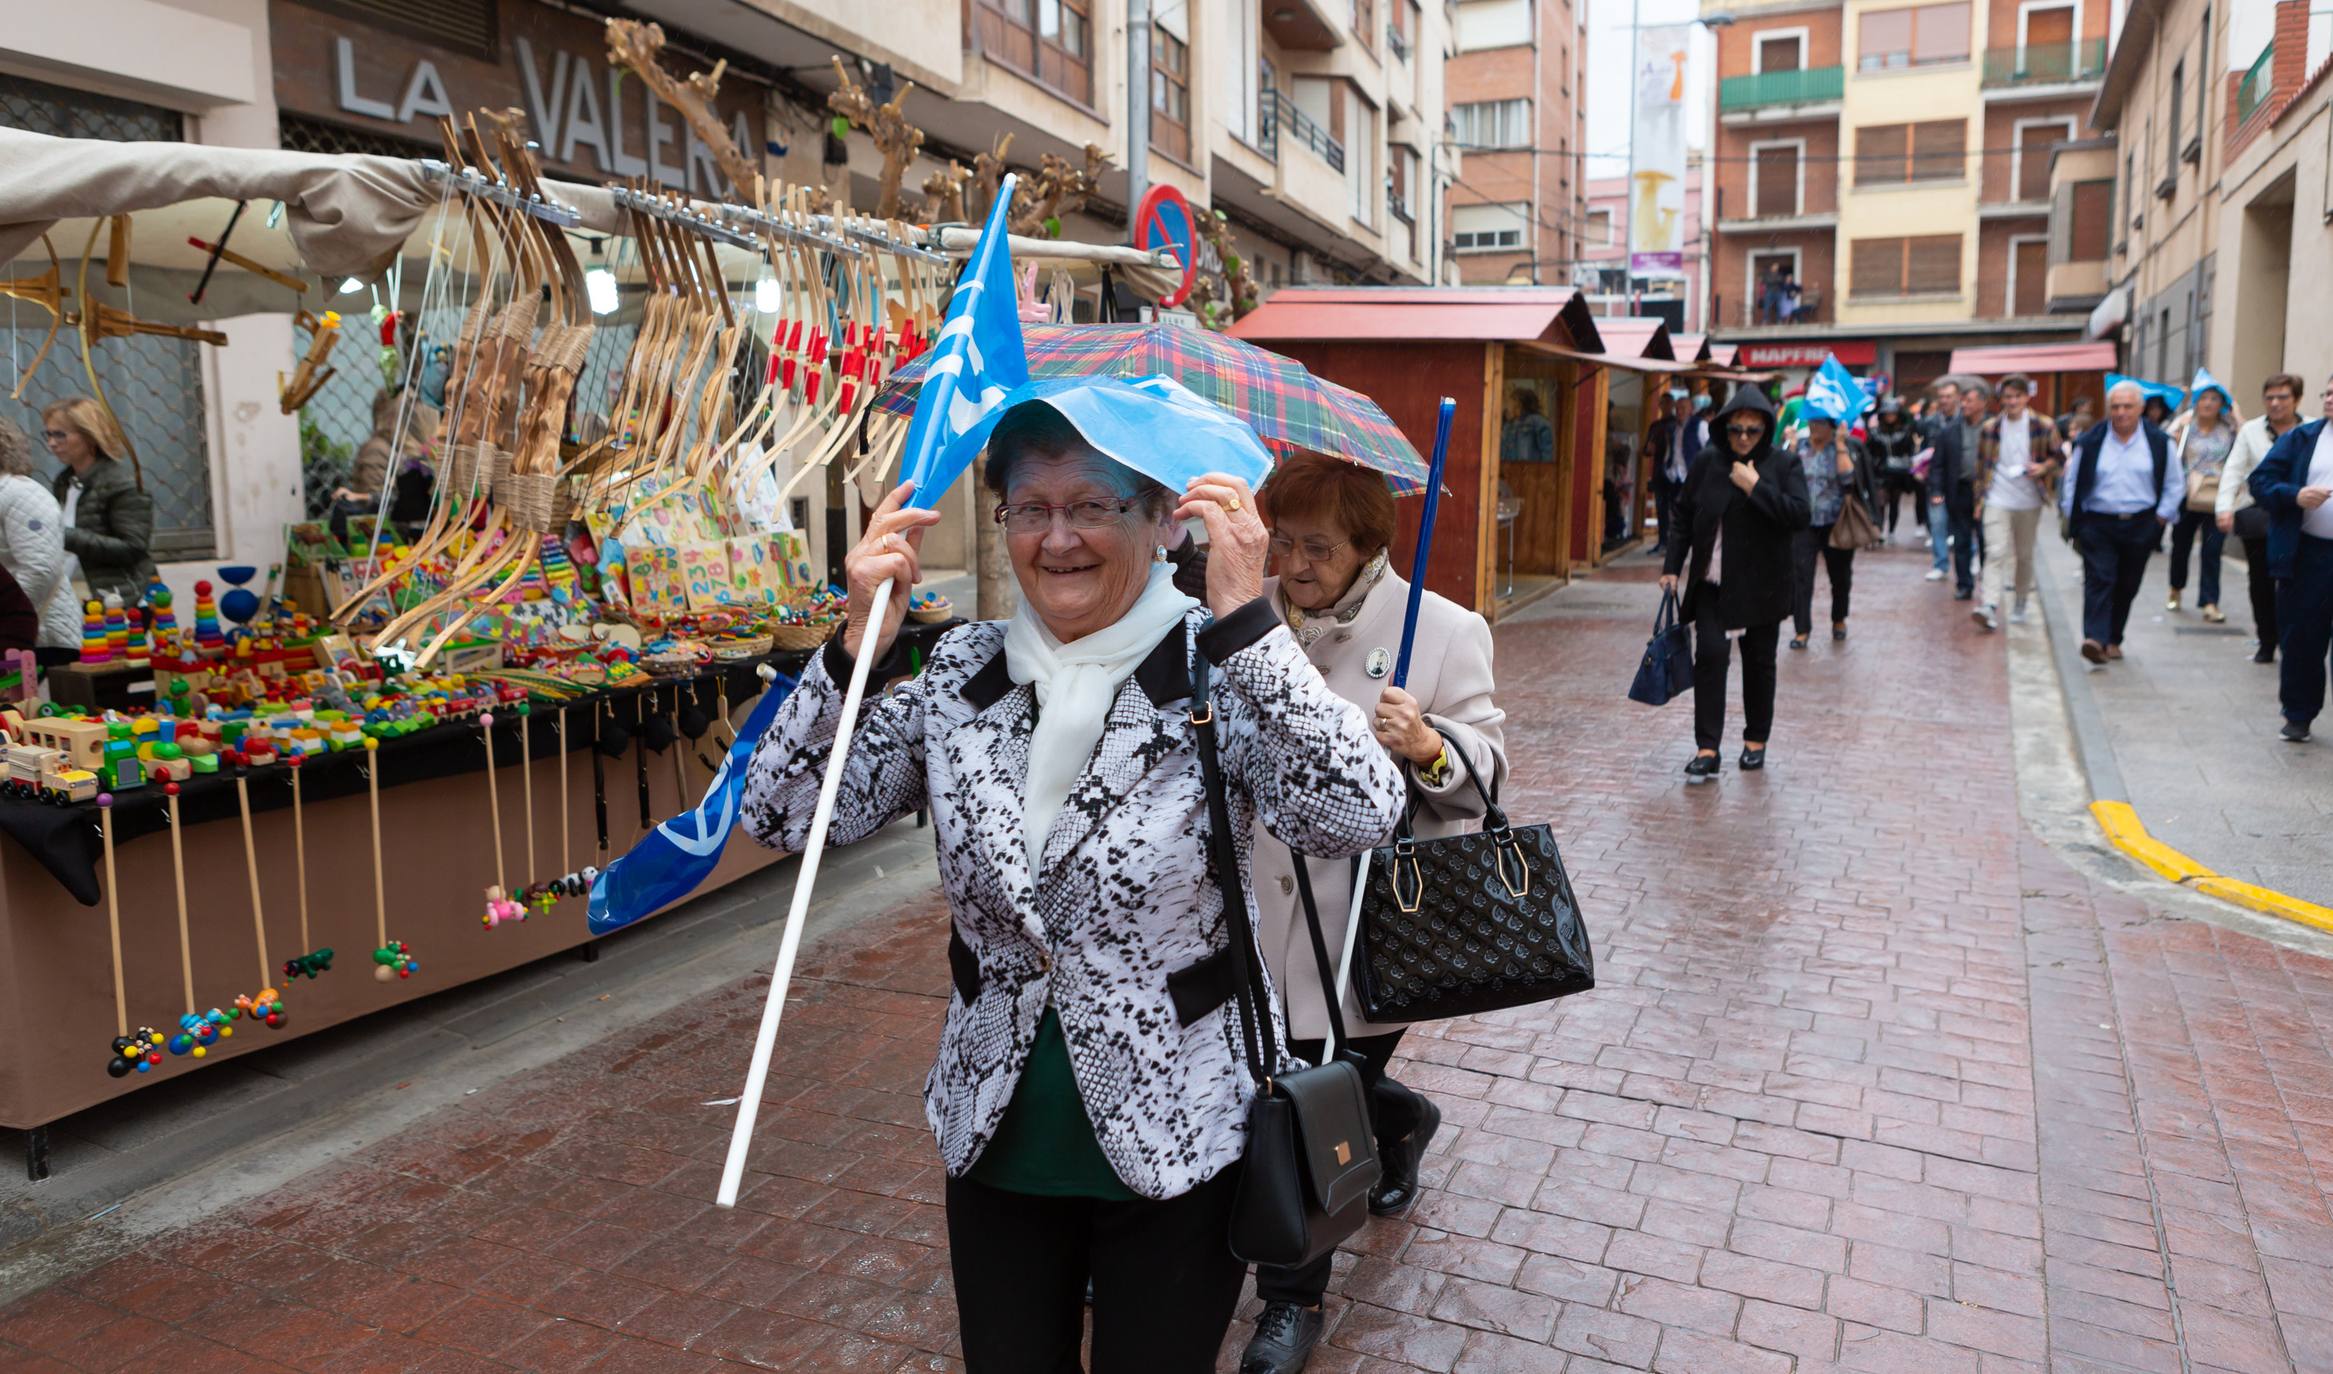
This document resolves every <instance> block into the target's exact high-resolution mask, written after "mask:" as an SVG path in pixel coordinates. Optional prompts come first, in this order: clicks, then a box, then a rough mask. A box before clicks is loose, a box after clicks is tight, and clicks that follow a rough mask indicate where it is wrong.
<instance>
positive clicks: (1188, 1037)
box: [742, 402, 1402, 1374]
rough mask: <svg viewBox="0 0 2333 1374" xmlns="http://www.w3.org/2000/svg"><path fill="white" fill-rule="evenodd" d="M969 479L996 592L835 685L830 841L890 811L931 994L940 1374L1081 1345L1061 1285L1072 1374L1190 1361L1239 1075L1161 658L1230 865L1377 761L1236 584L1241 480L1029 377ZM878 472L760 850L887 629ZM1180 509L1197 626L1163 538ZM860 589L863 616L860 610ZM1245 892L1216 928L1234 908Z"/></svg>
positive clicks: (1200, 1327)
mask: <svg viewBox="0 0 2333 1374" xmlns="http://www.w3.org/2000/svg"><path fill="white" fill-rule="evenodd" d="M1227 465H1228V464H1227ZM987 473H988V476H987V480H988V484H989V486H990V487H991V489H993V490H994V491H996V492H997V493H998V494H999V495H1000V496H1001V497H1002V498H1003V504H1002V505H1000V506H999V507H998V508H997V512H996V514H997V519H998V521H999V522H1000V523H1001V524H1002V525H1003V526H1004V531H1005V542H1006V547H1007V550H1008V552H1009V554H1010V556H1011V560H1012V566H1013V575H1014V577H1015V579H1016V581H1017V582H1018V583H1019V586H1020V592H1021V605H1020V609H1019V610H1018V611H1017V612H1016V613H1015V615H1014V616H1013V618H1012V619H1011V620H1009V621H1005V622H1001V623H999V622H993V621H992V622H983V623H980V624H975V625H968V626H964V627H962V628H959V629H956V630H953V631H951V632H949V633H948V634H947V635H945V636H944V637H942V639H941V640H940V642H939V643H938V644H937V645H936V646H935V647H934V648H933V650H932V653H931V657H930V660H929V662H928V663H927V664H926V665H925V667H924V670H923V671H922V673H921V674H919V675H917V676H916V677H914V678H913V679H911V680H910V681H908V682H907V683H906V684H905V685H904V686H902V687H901V688H900V689H899V690H897V691H895V692H891V693H888V694H886V695H882V696H880V697H877V698H874V699H872V700H870V701H869V702H868V703H867V707H866V714H865V717H864V719H863V720H862V721H861V723H860V724H859V727H858V731H857V733H856V734H855V735H854V736H853V738H852V741H851V747H850V752H849V756H848V758H847V761H846V765H845V766H846V773H845V776H844V781H843V784H842V789H841V793H840V796H839V798H838V799H837V806H836V810H835V813H834V819H833V830H832V840H833V842H834V843H836V844H849V843H851V842H853V841H855V840H859V839H862V838H864V837H866V836H868V835H870V834H873V833H874V832H875V831H876V830H878V829H880V828H881V827H883V826H884V825H886V824H888V823H890V822H891V821H893V820H895V819H897V818H899V817H901V816H904V815H906V814H907V813H908V812H911V811H917V810H928V811H929V813H930V816H931V822H932V826H933V829H934V831H935V832H936V836H937V840H938V847H939V862H940V877H941V882H942V884H943V886H944V887H945V889H946V892H947V898H948V907H949V914H950V919H951V924H952V930H951V934H950V938H949V964H950V969H951V972H952V974H953V981H954V985H955V995H954V996H953V997H952V998H951V999H950V1000H949V1003H948V1011H947V1019H946V1022H945V1024H944V1026H943V1028H942V1030H941V1033H940V1045H939V1056H938V1062H937V1063H935V1064H934V1065H933V1067H932V1071H931V1076H930V1078H929V1080H928V1082H927V1084H926V1086H925V1090H924V1106H925V1115H926V1116H927V1117H928V1118H929V1120H930V1122H931V1126H932V1130H933V1133H934V1134H935V1135H936V1136H937V1137H938V1139H939V1151H940V1156H941V1160H942V1162H943V1163H944V1164H945V1166H946V1169H947V1175H948V1177H947V1185H946V1200H947V1219H948V1250H949V1261H950V1265H951V1267H952V1269H953V1272H954V1277H955V1289H956V1311H957V1320H958V1323H959V1328H960V1332H961V1335H962V1339H963V1346H964V1351H963V1358H964V1364H965V1368H966V1369H967V1370H968V1371H969V1374H1040V1372H1043V1374H1050V1372H1051V1371H1057V1370H1074V1369H1078V1368H1080V1367H1081V1366H1080V1362H1079V1347H1080V1341H1081V1338H1082V1334H1083V1327H1084V1297H1085V1293H1086V1285H1087V1283H1088V1282H1089V1280H1090V1282H1091V1283H1092V1292H1093V1356H1092V1361H1093V1363H1092V1369H1093V1370H1094V1371H1095V1374H1152V1372H1155V1374H1197V1371H1203V1370H1210V1369H1213V1368H1214V1360H1215V1354H1216V1351H1217V1349H1218V1348H1219V1347H1220V1346H1221V1344H1222V1341H1223V1337H1224V1332H1225V1331H1226V1330H1227V1329H1228V1328H1229V1326H1230V1324H1231V1317H1232V1311H1233V1308H1234V1306H1235V1304H1236V1303H1237V1302H1238V1299H1239V1290H1240V1283H1241V1279H1242V1277H1243V1275H1244V1267H1243V1266H1242V1265H1241V1264H1240V1262H1239V1261H1238V1260H1236V1259H1234V1258H1233V1257H1232V1254H1231V1250H1230V1246H1229V1222H1230V1217H1231V1210H1232V1201H1233V1197H1234V1192H1235V1186H1236V1184H1237V1181H1238V1165H1239V1162H1240V1159H1241V1157H1242V1155H1243V1153H1244V1151H1245V1148H1246V1144H1247V1131H1246V1118H1247V1113H1248V1107H1249V1104H1250V1100H1251V1099H1252V1097H1253V1096H1254V1092H1255V1085H1254V1083H1253V1081H1252V1080H1251V1078H1250V1077H1249V1070H1248V1067H1247V1063H1246V1061H1245V1059H1244V1058H1243V1055H1242V1052H1241V1049H1240V1044H1241V1040H1240V1036H1241V1024H1240V1017H1239V1012H1238V1005H1239V1003H1238V999H1237V998H1236V997H1235V996H1234V995H1233V994H1234V991H1235V989H1236V985H1237V979H1236V977H1234V976H1233V975H1232V974H1231V972H1230V967H1231V962H1230V957H1229V954H1228V951H1229V945H1228V937H1229V933H1230V930H1231V927H1230V926H1229V925H1228V923H1227V921H1226V915H1227V912H1226V908H1227V905H1228V904H1227V903H1226V901H1225V900H1224V888H1223V886H1222V884H1221V883H1220V882H1219V881H1217V875H1214V874H1213V873H1211V871H1210V866H1209V863H1208V848H1207V846H1208V837H1209V835H1210V833H1211V828H1210V825H1209V821H1208V808H1207V800H1206V792H1205V788H1204V786H1203V784H1202V781H1201V775H1200V768H1199V759H1198V754H1197V751H1196V736H1195V733H1194V729H1193V726H1192V724H1191V718H1190V717H1191V705H1190V701H1189V698H1190V696H1191V693H1192V664H1193V658H1194V656H1195V655H1202V654H1203V655H1205V656H1206V658H1207V661H1208V663H1209V664H1210V665H1211V668H1210V673H1211V675H1212V677H1213V680H1214V683H1215V686H1214V689H1213V691H1212V694H1211V695H1212V701H1213V709H1214V711H1215V720H1216V727H1215V728H1216V730H1217V732H1218V735H1219V737H1220V738H1221V740H1222V746H1221V748H1222V758H1223V772H1224V775H1225V784H1226V792H1227V800H1228V802H1229V810H1230V815H1231V821H1232V825H1233V827H1234V834H1233V837H1232V840H1233V847H1234V849H1235V850H1236V852H1238V853H1239V854H1240V855H1242V856H1243V857H1242V859H1241V867H1242V868H1243V870H1244V869H1248V868H1250V867H1251V864H1250V861H1249V860H1247V859H1246V858H1245V857H1244V856H1246V855H1248V854H1250V853H1252V850H1253V846H1254V845H1255V844H1256V843H1258V842H1260V841H1261V840H1262V837H1263V834H1264V833H1269V834H1270V835H1271V836H1273V837H1274V838H1275V839H1277V840H1278V841H1280V842H1281V843H1284V844H1287V845H1290V846H1292V847H1294V848H1295V849H1297V850H1298V851H1300V852H1302V853H1306V854H1315V855H1319V856H1321V857H1322V858H1323V859H1324V860H1334V859H1338V858H1342V857H1345V856H1349V855H1353V854H1358V853H1361V852H1362V851H1364V850H1367V849H1370V848H1372V847H1373V846H1375V845H1377V844H1378V843H1379V842H1381V841H1382V840H1383V839H1384V838H1385V837H1386V835H1387V834H1388V833H1389V832H1390V831H1391V829H1392V827H1393V823H1394V819H1395V816H1396V813H1397V809H1398V807H1399V806H1400V803H1401V799H1402V782H1401V776H1400V774H1399V773H1398V772H1397V771H1396V770H1395V768H1394V764H1393V760H1392V759H1391V758H1390V757H1388V756H1387V754H1386V751H1385V749H1384V747H1383V746H1382V745H1381V744H1379V742H1378V740H1377V738H1376V736H1375V733H1374V732H1373V731H1372V730H1371V729H1370V721H1369V718H1368V716H1367V715H1365V714H1364V713H1363V712H1362V711H1361V710H1360V709H1359V708H1358V707H1355V706H1354V705H1352V704H1351V703H1350V702H1348V701H1346V700H1344V699H1343V698H1341V697H1339V696H1338V695H1337V694H1336V693H1335V692H1333V691H1331V690H1330V689H1329V686H1328V684H1327V683H1325V682H1324V681H1322V679H1321V675H1320V672H1319V670H1318V669H1316V668H1314V667H1313V666H1312V664H1311V663H1310V662H1308V661H1307V660H1306V658H1305V656H1304V651H1303V650H1302V648H1300V647H1299V646H1298V644H1297V641H1296V637H1295V635H1294V634H1293V633H1291V632H1290V630H1289V629H1288V627H1287V626H1286V625H1285V624H1283V623H1282V622H1281V620H1280V619H1279V617H1278V616H1277V615H1275V614H1274V613H1273V610H1272V606H1271V603H1270V602H1268V601H1266V600H1265V599H1264V596H1263V580H1264V579H1263V574H1264V555H1265V541H1266V534H1265V530H1264V526H1263V524H1262V522H1261V520H1260V519H1259V518H1258V516H1257V512H1256V509H1255V499H1254V496H1253V494H1252V493H1251V492H1249V491H1248V489H1247V487H1246V484H1245V483H1243V482H1241V481H1239V480H1238V479H1236V478H1232V477H1226V476H1221V475H1210V476H1205V477H1201V478H1199V479H1197V480H1195V481H1193V482H1192V483H1191V484H1190V485H1189V487H1188V488H1187V489H1185V490H1184V491H1182V492H1180V493H1175V492H1171V491H1169V490H1168V489H1167V488H1165V487H1163V486H1161V485H1160V484H1159V483H1157V482H1155V481H1152V480H1150V479H1148V478H1146V477H1143V476H1141V475H1139V474H1138V473H1136V472H1135V471H1133V470H1132V469H1131V468H1129V467H1127V466H1124V465H1121V464H1120V463H1118V462H1116V461H1114V460H1112V459H1110V458H1108V457H1105V456H1104V455H1102V454H1101V453H1100V452H1098V451H1096V450H1095V449H1094V448H1093V447H1092V446H1091V445H1090V444H1089V443H1088V442H1087V441H1086V439H1085V438H1084V437H1083V436H1082V435H1081V434H1080V433H1079V431H1078V430H1077V429H1076V428H1075V427H1074V426H1073V425H1072V424H1071V423H1070V422H1069V421H1068V420H1067V419H1066V418H1064V416H1063V415H1062V413H1061V412H1060V411H1058V410H1056V409H1054V408H1053V407H1051V406H1049V405H1046V404H1044V403H1043V402H1024V403H1022V404H1021V405H1018V406H1015V407H1014V408H1013V409H1011V410H1010V411H1007V412H1006V413H1005V415H1004V417H1003V419H1002V420H1001V421H999V422H998V424H997V426H996V429H995V431H994V432H993V434H992V435H991V436H990V438H989V447H988V469H987ZM907 491H908V488H906V487H905V486H903V487H901V488H900V489H899V490H897V491H894V492H893V493H892V494H891V496H890V497H889V498H888V499H886V500H885V501H884V502H883V503H882V505H881V506H879V507H878V508H877V509H876V510H875V511H874V512H873V514H872V515H871V516H870V517H869V519H868V522H867V529H866V534H865V537H864V538H863V539H862V540H861V541H860V543H859V546H858V547H857V548H856V549H854V550H853V551H852V552H851V554H850V555H849V557H848V559H847V560H846V569H847V576H848V581H849V586H850V610H849V616H848V621H847V623H846V625H845V627H844V628H843V630H842V632H841V633H840V634H839V635H838V636H837V637H836V638H835V639H834V640H832V641H830V643H829V645H828V647H827V649H826V650H825V651H824V652H823V653H821V654H819V655H818V656H817V657H816V658H814V659H813V661H812V663H811V665H810V667H809V668H808V669H807V670H806V671H805V672H804V673H803V675H802V680H801V684H800V685H799V686H798V687H796V688H795V689H794V693H793V695H792V696H791V697H790V698H789V699H788V700H787V701H786V703H785V705H784V706H783V707H782V708H781V709H780V710H779V712H778V714H777V717H776V719H775V720H774V721H773V722H772V723H771V726H770V729H769V733H768V735H767V736H766V737H765V738H764V740H763V742H762V744H761V746H760V748H759V749H758V750H757V751H756V753H755V754H754V757H753V761H752V764H751V765H750V767H751V774H750V777H749V780H748V782H747V785H746V791H745V798H744V804H743V808H742V814H743V818H744V822H745V828H746V830H747V832H748V833H750V834H752V835H753V836H754V837H755V838H757V839H759V840H761V841H762V842H763V843H765V844H771V845H774V846H777V847H778V848H781V849H786V850H799V849H800V848H801V847H802V846H803V844H804V843H805V841H806V838H807V836H808V833H809V831H810V827H811V818H812V814H813V812H814V811H815V810H816V808H817V803H818V795H819V784H820V781H821V777H822V774H823V772H824V769H825V764H826V756H827V754H828V752H829V751H830V749H831V747H832V742H833V739H834V735H835V726H836V721H837V718H838V716H839V714H840V711H841V705H842V700H843V686H842V684H843V683H844V682H845V681H846V679H847V678H848V675H849V673H850V670H851V665H852V663H853V661H854V659H855V658H856V656H857V655H860V654H873V655H876V657H877V661H878V663H879V662H880V661H881V660H882V658H883V657H884V656H885V655H886V654H887V653H888V652H889V651H890V650H891V648H892V647H893V640H894V638H895V636H896V635H897V633H898V630H899V625H900V620H901V617H902V615H903V613H904V611H905V608H906V604H907V593H906V589H907V588H908V587H909V586H911V585H912V584H913V583H914V581H915V579H916V577H917V575H918V573H919V566H918V552H917V551H918V546H919V544H920V542H921V539H922V536H923V533H924V531H926V530H927V529H929V528H930V527H931V525H933V524H934V523H936V522H937V521H938V519H939V516H938V515H936V514H934V513H932V512H928V511H918V510H911V509H907V508H906V507H905V505H904V499H905V497H906V495H907ZM1193 516H1196V517H1198V518H1200V519H1201V520H1203V521H1204V522H1205V524H1206V527H1207V534H1208V540H1209V543H1210V545H1211V556H1210V558H1209V560H1208V565H1207V577H1206V588H1207V604H1206V610H1207V611H1212V612H1213V618H1212V620H1210V618H1209V616H1208V615H1207V614H1206V613H1205V612H1203V611H1202V609H1201V607H1200V605H1199V603H1197V602H1195V601H1193V600H1192V599H1191V598H1190V597H1188V596H1186V595H1184V594H1183V593H1181V592H1179V591H1177V590H1176V589H1175V587H1174V582H1173V577H1172V568H1171V566H1170V565H1169V564H1168V562H1167V561H1166V549H1167V546H1168V544H1169V542H1170V540H1171V538H1172V537H1173V536H1174V535H1175V534H1176V528H1175V527H1176V525H1177V523H1178V522H1180V521H1182V520H1185V519H1188V518H1191V517H1193ZM885 581H889V582H892V583H893V584H894V586H895V588H896V590H895V592H894V594H893V597H892V600H891V603H890V608H891V609H890V614H889V616H888V617H886V619H885V622H884V623H883V624H881V625H870V624H868V612H869V609H870V607H871V605H872V601H873V597H874V593H875V588H876V587H877V586H879V585H881V584H882V583H883V582H885ZM1242 876H1243V877H1244V876H1245V875H1244V873H1243V875H1242ZM1245 888H1246V890H1247V891H1248V892H1250V893H1254V892H1255V891H1256V886H1255V884H1253V883H1252V882H1249V883H1246V884H1245ZM1245 905H1246V906H1247V908H1248V909H1237V908H1234V909H1231V910H1230V911H1229V912H1228V917H1229V920H1233V921H1248V922H1252V921H1253V919H1254V916H1253V899H1252V897H1251V899H1250V900H1249V902H1248V903H1246V904H1245ZM1265 992H1266V1000H1267V1004H1268V1003H1269V1000H1270V989H1269V986H1268V979H1267V987H1266V989H1265ZM1271 1019H1272V1020H1273V1021H1274V1022H1275V1023H1277V1022H1278V1021H1279V1019H1280V1018H1279V1017H1278V1016H1276V1015H1274V1016H1273V1017H1272V1018H1271ZM1269 1033H1270V1034H1271V1035H1273V1036H1274V1037H1276V1038H1280V1037H1283V1036H1284V1028H1283V1027H1281V1026H1279V1025H1278V1024H1275V1025H1273V1026H1272V1027H1271V1028H1270V1031H1269ZM1283 1043H1284V1040H1283Z"/></svg>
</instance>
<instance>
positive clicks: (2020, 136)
mask: <svg viewBox="0 0 2333 1374" xmlns="http://www.w3.org/2000/svg"><path fill="white" fill-rule="evenodd" d="M2072 136H2073V129H2072V128H2071V127H2070V126H2068V125H2064V124H2026V125H2021V126H2019V127H2018V130H2017V192H2016V194H2017V199H2019V200H2048V199H2049V159H2050V150H2051V149H2053V148H2055V147H2057V145H2058V144H2059V143H2060V142H2062V141H2064V140H2065V139H2067V138H2070V137H2072Z"/></svg>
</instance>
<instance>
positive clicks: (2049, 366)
mask: <svg viewBox="0 0 2333 1374" xmlns="http://www.w3.org/2000/svg"><path fill="white" fill-rule="evenodd" d="M2116 366H2117V364H2116V361H2115V356H2114V345H2113V344H2112V343H2108V342H2094V343H2045V344H2009V345H2005V346H2003V347H1999V348H1956V349H1954V350H1952V363H1951V370H1952V371H1953V372H1956V373H1967V374H1970V375H1974V376H1978V377H1982V378H1984V379H1985V380H1986V381H1987V382H1992V383H1998V382H1999V381H2000V380H2001V379H2002V378H2003V377H2006V376H2008V375H2009V374H2010V373H2012V372H2022V373H2024V374H2025V375H2026V376H2028V377H2031V378H2032V379H2033V408H2034V409H2035V410H2037V411H2040V412H2041V413H2042V414H2044V415H2063V414H2065V413H2066V412H2067V411H2070V410H2072V409H2073V408H2074V402H2076V401H2077V400H2080V399H2081V398H2083V397H2085V396H2087V397H2088V398H2090V412H2091V413H2092V414H2093V415H2096V416H2097V417H2098V418H2100V419H2102V420H2103V419H2105V418H2106V374H2107V373H2109V372H2112V371H2114V370H2115V367H2116Z"/></svg>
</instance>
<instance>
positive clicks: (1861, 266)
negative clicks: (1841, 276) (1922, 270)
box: [1847, 239, 1904, 296]
mask: <svg viewBox="0 0 2333 1374" xmlns="http://www.w3.org/2000/svg"><path fill="white" fill-rule="evenodd" d="M1847 274H1848V275H1847V289H1848V290H1849V291H1850V292H1852V293H1853V294H1855V295H1858V296H1900V295H1902V294H1903V290H1904V241H1903V240H1902V239H1857V240H1855V244H1854V248H1853V250H1852V253H1851V255H1850V257H1849V261H1848V268H1847Z"/></svg>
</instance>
